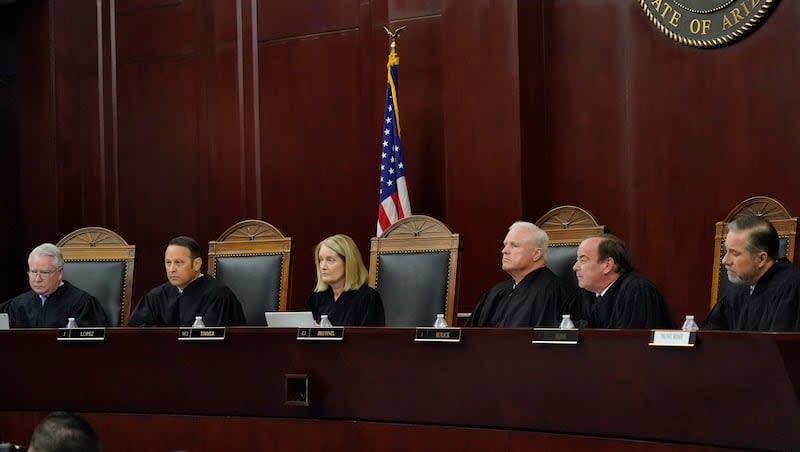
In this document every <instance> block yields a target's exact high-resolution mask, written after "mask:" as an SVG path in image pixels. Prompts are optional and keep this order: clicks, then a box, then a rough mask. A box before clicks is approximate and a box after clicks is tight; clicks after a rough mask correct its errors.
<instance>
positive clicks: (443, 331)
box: [414, 327, 461, 342]
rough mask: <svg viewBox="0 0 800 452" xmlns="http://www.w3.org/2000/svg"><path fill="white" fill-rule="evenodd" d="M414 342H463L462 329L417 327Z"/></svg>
mask: <svg viewBox="0 0 800 452" xmlns="http://www.w3.org/2000/svg"><path fill="white" fill-rule="evenodd" d="M414 342H461V328H431V327H417V332H416V334H415V336H414Z"/></svg>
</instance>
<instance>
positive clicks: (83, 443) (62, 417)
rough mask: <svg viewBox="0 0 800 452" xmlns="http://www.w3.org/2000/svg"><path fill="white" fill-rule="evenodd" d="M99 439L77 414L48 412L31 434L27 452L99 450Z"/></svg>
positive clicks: (90, 451)
mask: <svg viewBox="0 0 800 452" xmlns="http://www.w3.org/2000/svg"><path fill="white" fill-rule="evenodd" d="M100 450H101V448H100V440H99V439H98V437H97V434H96V433H95V431H94V429H93V428H92V426H91V425H89V423H88V422H86V421H85V420H84V419H83V418H82V417H80V416H78V415H77V414H73V413H67V412H63V411H57V412H54V413H50V414H49V415H48V416H47V417H46V418H44V420H43V421H42V422H40V423H39V425H37V426H36V428H35V429H34V430H33V435H32V436H31V443H30V445H29V446H28V452H100Z"/></svg>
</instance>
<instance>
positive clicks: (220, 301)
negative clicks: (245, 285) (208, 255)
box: [128, 275, 247, 327]
mask: <svg viewBox="0 0 800 452" xmlns="http://www.w3.org/2000/svg"><path fill="white" fill-rule="evenodd" d="M195 316H201V317H202V318H203V323H204V324H205V326H243V325H246V324H247V321H246V320H245V317H244V310H243V309H242V304H241V303H240V302H239V300H238V299H237V298H236V295H234V294H233V292H232V291H231V290H230V289H229V288H228V287H227V286H225V285H223V284H222V283H220V282H219V281H217V280H216V279H214V278H212V277H211V276H208V275H200V276H199V277H198V278H197V279H195V280H194V281H192V282H191V283H190V284H189V285H188V286H186V288H185V289H183V291H182V292H181V291H179V290H178V288H177V287H175V286H173V285H172V284H169V283H165V284H162V285H160V286H158V287H156V288H154V289H152V290H151V291H150V292H148V293H147V295H145V296H144V297H142V299H141V300H140V301H139V303H138V304H137V305H136V309H134V310H133V312H132V313H131V316H130V318H129V319H128V326H160V327H167V326H192V323H194V318H195Z"/></svg>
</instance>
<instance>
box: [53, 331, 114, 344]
mask: <svg viewBox="0 0 800 452" xmlns="http://www.w3.org/2000/svg"><path fill="white" fill-rule="evenodd" d="M58 340H59V341H76V342H84V341H100V342H102V341H104V340H106V329H105V328H59V329H58Z"/></svg>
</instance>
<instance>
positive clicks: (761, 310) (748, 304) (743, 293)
mask: <svg viewBox="0 0 800 452" xmlns="http://www.w3.org/2000/svg"><path fill="white" fill-rule="evenodd" d="M799 307H800V270H798V269H797V268H795V267H794V266H793V265H792V263H791V262H789V261H787V260H786V259H779V260H777V261H776V262H775V264H773V265H772V267H770V269H769V270H767V272H766V273H764V275H763V276H762V277H761V278H759V279H758V281H757V282H756V283H755V285H754V286H753V288H752V291H751V288H750V286H749V285H746V284H735V285H729V286H728V287H727V290H726V291H725V293H723V294H722V295H721V297H720V298H719V300H718V301H717V304H716V305H714V308H713V309H712V310H711V312H710V313H709V314H708V317H706V319H705V321H704V322H703V329H710V330H740V331H800V315H798V314H800V312H798V309H799Z"/></svg>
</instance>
